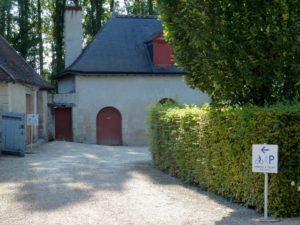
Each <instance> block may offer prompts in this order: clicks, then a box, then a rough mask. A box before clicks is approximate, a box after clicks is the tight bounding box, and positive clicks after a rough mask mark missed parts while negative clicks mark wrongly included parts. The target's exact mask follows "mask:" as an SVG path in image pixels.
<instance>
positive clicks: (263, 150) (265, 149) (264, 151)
mask: <svg viewBox="0 0 300 225" xmlns="http://www.w3.org/2000/svg"><path fill="white" fill-rule="evenodd" d="M261 151H262V152H263V153H264V154H265V153H266V152H267V151H269V149H267V148H266V147H265V146H264V147H262V149H261Z"/></svg>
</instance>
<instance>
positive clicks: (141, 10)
mask: <svg viewBox="0 0 300 225" xmlns="http://www.w3.org/2000/svg"><path fill="white" fill-rule="evenodd" d="M124 2H125V7H126V11H127V13H128V14H133V15H145V16H147V15H157V14H158V13H157V6H156V1H155V0H125V1H124Z"/></svg>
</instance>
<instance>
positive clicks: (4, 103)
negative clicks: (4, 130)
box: [0, 83, 8, 112]
mask: <svg viewBox="0 0 300 225" xmlns="http://www.w3.org/2000/svg"><path fill="white" fill-rule="evenodd" d="M7 111H8V86H7V84H6V83H2V84H0V112H7Z"/></svg>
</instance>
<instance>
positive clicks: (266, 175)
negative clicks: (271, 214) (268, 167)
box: [264, 173, 268, 220]
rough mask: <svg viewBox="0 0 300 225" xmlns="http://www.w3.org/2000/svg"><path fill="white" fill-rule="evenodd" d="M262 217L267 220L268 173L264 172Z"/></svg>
mask: <svg viewBox="0 0 300 225" xmlns="http://www.w3.org/2000/svg"><path fill="white" fill-rule="evenodd" d="M264 219H265V220H268V173H265V209H264Z"/></svg>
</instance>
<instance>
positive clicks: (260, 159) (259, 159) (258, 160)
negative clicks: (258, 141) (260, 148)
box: [255, 155, 264, 164]
mask: <svg viewBox="0 0 300 225" xmlns="http://www.w3.org/2000/svg"><path fill="white" fill-rule="evenodd" d="M255 164H264V160H262V158H261V157H260V155H259V156H258V159H256V160H255Z"/></svg>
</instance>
